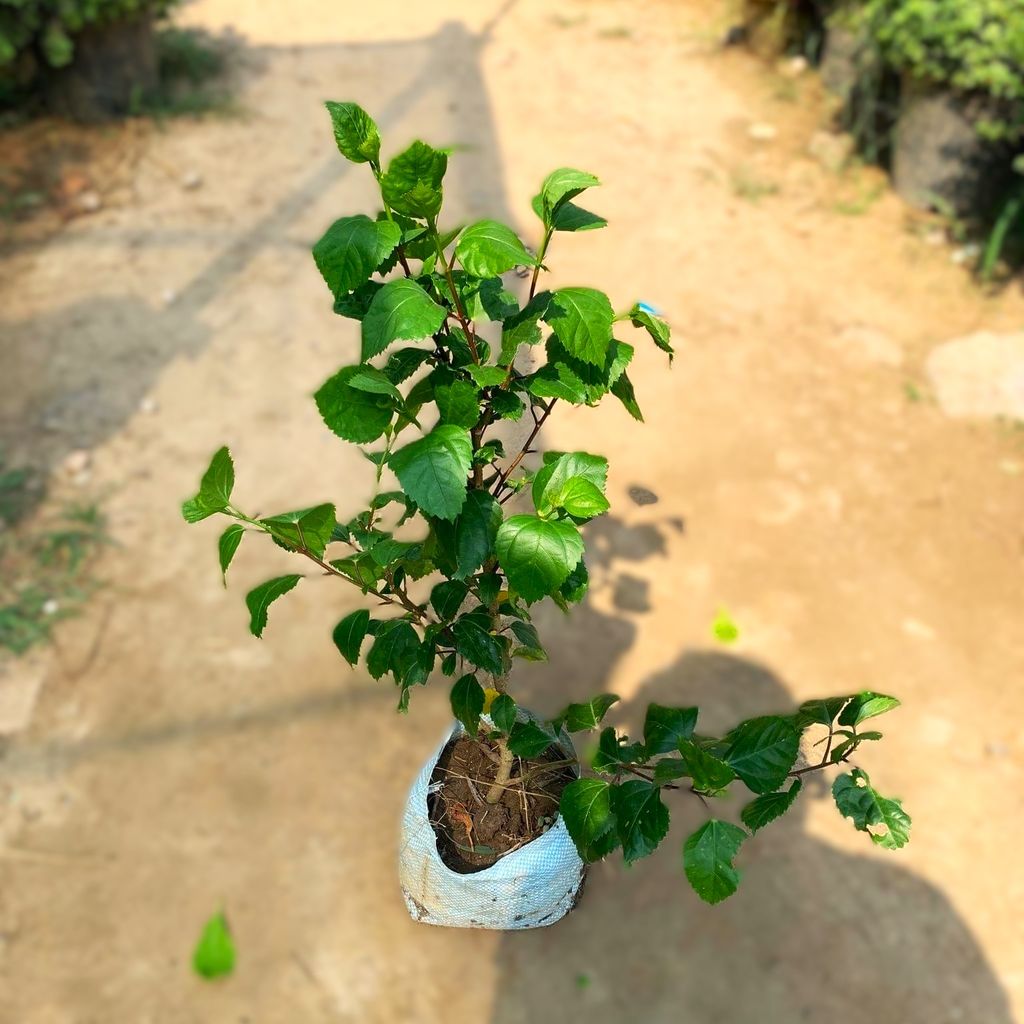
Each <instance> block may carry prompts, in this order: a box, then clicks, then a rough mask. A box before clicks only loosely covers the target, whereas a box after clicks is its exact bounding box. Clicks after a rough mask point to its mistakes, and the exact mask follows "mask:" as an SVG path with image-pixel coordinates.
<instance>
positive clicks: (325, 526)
mask: <svg viewBox="0 0 1024 1024" xmlns="http://www.w3.org/2000/svg"><path fill="white" fill-rule="evenodd" d="M335 520H336V515H335V511H334V506H333V505H316V506H314V507H313V508H304V509H299V510H298V511H296V512H282V513H281V514H280V515H276V516H267V517H266V518H265V519H261V520H260V522H261V523H262V524H263V525H264V526H266V527H268V528H269V530H270V534H271V536H272V537H273V538H274V540H276V541H278V542H279V543H281V544H284V545H285V546H286V547H288V548H291V549H292V550H295V551H300V550H302V549H305V550H307V551H311V552H312V553H313V554H314V555H316V556H317V558H320V557H321V556H322V555H323V553H324V549H325V548H326V547H327V545H328V543H330V540H331V536H332V535H333V533H334V524H335Z"/></svg>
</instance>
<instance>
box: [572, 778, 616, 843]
mask: <svg viewBox="0 0 1024 1024" xmlns="http://www.w3.org/2000/svg"><path fill="white" fill-rule="evenodd" d="M611 792H612V789H611V785H610V784H609V783H607V782H605V781H604V779H576V780H575V781H573V782H570V783H569V785H568V786H566V787H565V789H564V790H563V791H562V799H561V801H560V803H559V808H558V809H559V811H560V812H561V815H562V819H563V820H564V821H565V827H566V829H567V830H568V832H569V836H570V837H571V838H572V841H573V842H574V843H575V844H576V849H577V850H578V851H579V855H580V856H581V857H582V858H583V860H585V861H587V862H588V863H592V862H593V861H597V860H600V859H601V858H602V857H605V856H607V855H608V854H609V853H611V852H612V850H614V849H615V847H616V846H618V845H619V837H618V832H617V830H616V821H615V813H614V811H613V810H612V801H611Z"/></svg>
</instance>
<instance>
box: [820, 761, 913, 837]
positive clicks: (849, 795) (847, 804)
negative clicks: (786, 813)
mask: <svg viewBox="0 0 1024 1024" xmlns="http://www.w3.org/2000/svg"><path fill="white" fill-rule="evenodd" d="M832 796H833V797H834V798H835V801H836V807H838V808H839V813H840V814H842V815H843V817H844V818H850V819H851V820H852V821H853V824H854V827H855V828H857V829H859V830H860V831H861V832H867V833H868V835H869V836H871V841H872V842H873V843H875V844H876V845H877V846H881V847H884V848H885V849H887V850H898V849H900V848H901V847H903V846H906V845H907V843H908V842H910V815H909V814H907V812H906V811H905V810H903V804H901V803H900V801H899V800H895V799H890V798H889V797H884V796H881V795H880V794H879V793H878V792H877V791H876V790H875V789H874V788H872V786H871V780H870V779H869V778H868V776H867V774H866V773H865V772H863V771H861V770H860V769H859V768H854V770H853V771H852V772H850V773H849V774H845V775H840V776H839V777H838V778H837V779H836V781H835V782H833V783H832ZM878 825H884V826H885V831H884V832H872V831H871V826H878Z"/></svg>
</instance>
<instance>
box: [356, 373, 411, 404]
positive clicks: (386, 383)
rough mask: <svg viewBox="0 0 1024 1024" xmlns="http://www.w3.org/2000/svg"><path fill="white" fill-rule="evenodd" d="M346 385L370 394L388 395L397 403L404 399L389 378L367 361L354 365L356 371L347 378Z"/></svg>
mask: <svg viewBox="0 0 1024 1024" xmlns="http://www.w3.org/2000/svg"><path fill="white" fill-rule="evenodd" d="M348 386H349V387H350V388H355V389H356V391H365V392H366V393H367V394H370V395H389V396H390V397H391V398H393V399H394V400H395V402H396V404H398V405H401V404H402V403H403V402H404V401H405V399H404V398H403V397H402V392H401V391H399V390H398V388H396V387H395V385H394V384H392V383H391V380H390V378H389V377H388V376H387V375H386V374H384V373H381V371H380V370H378V369H377V367H376V366H371V365H370V364H369V363H362V364H361V365H359V366H357V367H356V372H355V373H353V374H352V376H351V377H350V378H349V382H348Z"/></svg>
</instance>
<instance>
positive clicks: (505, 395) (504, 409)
mask: <svg viewBox="0 0 1024 1024" xmlns="http://www.w3.org/2000/svg"><path fill="white" fill-rule="evenodd" d="M491 409H493V410H494V415H495V416H497V417H498V418H499V419H503V420H512V421H515V420H518V419H520V418H521V417H522V415H523V413H524V412H525V411H526V406H525V405H523V402H522V399H521V398H520V397H519V396H518V395H515V394H513V393H512V392H511V391H495V392H494V393H493V394H492V395H491Z"/></svg>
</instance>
